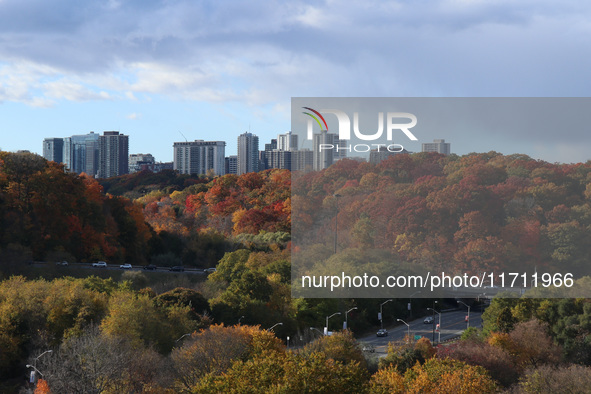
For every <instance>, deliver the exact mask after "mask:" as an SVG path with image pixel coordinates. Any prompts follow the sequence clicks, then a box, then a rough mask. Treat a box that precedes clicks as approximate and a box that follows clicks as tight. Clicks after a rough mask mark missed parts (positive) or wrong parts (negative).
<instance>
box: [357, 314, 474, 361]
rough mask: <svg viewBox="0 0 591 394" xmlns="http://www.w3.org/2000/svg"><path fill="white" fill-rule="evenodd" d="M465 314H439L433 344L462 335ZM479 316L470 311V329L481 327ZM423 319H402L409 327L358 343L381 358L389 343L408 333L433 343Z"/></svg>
mask: <svg viewBox="0 0 591 394" xmlns="http://www.w3.org/2000/svg"><path fill="white" fill-rule="evenodd" d="M467 314H468V312H467V310H466V309H465V308H463V309H461V310H454V311H449V312H443V313H442V314H441V323H440V329H439V332H437V331H435V335H434V338H435V341H434V342H433V343H434V344H436V343H438V342H439V341H441V342H444V341H447V340H449V339H453V338H456V337H458V336H460V335H462V332H463V331H464V330H465V329H466V327H467V323H466V320H465V319H466V315H467ZM481 315H482V313H481V312H475V311H470V327H480V326H481V323H482V320H481ZM429 316H431V315H429ZM424 318H425V317H424V316H423V317H421V318H417V319H414V320H411V321H407V320H405V319H403V320H405V321H406V323H408V324H409V326H410V327H408V326H406V325H405V324H404V323H399V325H397V326H391V327H385V328H386V329H387V330H388V336H386V337H378V336H376V334H375V333H374V334H373V335H368V336H365V337H362V338H360V339H359V341H360V342H362V343H364V344H368V345H371V346H373V347H374V348H375V351H376V353H378V355H380V356H383V355H385V354H386V353H387V352H388V343H389V342H397V341H403V340H404V338H405V336H406V335H407V334H408V332H409V331H410V335H411V337H412V338H414V337H415V336H421V337H427V338H428V339H429V340H431V341H433V325H432V324H425V323H424V322H423V320H424ZM438 321H439V319H438V314H437V313H436V314H435V324H437V323H438ZM376 331H377V330H376Z"/></svg>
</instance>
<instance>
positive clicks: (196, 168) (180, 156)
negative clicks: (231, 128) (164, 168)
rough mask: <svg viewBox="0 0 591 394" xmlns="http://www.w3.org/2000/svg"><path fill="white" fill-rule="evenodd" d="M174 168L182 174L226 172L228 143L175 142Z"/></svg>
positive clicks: (220, 173) (218, 173)
mask: <svg viewBox="0 0 591 394" xmlns="http://www.w3.org/2000/svg"><path fill="white" fill-rule="evenodd" d="M173 148H174V167H173V168H174V169H175V170H177V171H178V172H179V173H181V174H194V175H205V174H208V173H209V172H213V174H214V175H224V174H225V173H226V163H225V156H226V143H225V142H224V141H203V140H195V141H192V142H188V141H187V142H175V143H174V145H173Z"/></svg>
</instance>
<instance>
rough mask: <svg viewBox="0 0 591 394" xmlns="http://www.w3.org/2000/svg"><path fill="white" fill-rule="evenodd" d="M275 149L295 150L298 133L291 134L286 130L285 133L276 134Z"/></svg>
mask: <svg viewBox="0 0 591 394" xmlns="http://www.w3.org/2000/svg"><path fill="white" fill-rule="evenodd" d="M277 149H279V150H297V149H298V135H297V134H292V133H291V131H288V132H287V133H285V134H279V135H278V136H277Z"/></svg>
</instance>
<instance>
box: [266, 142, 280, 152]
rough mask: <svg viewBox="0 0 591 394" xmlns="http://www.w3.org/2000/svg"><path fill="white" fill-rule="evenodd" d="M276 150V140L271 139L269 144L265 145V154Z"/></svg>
mask: <svg viewBox="0 0 591 394" xmlns="http://www.w3.org/2000/svg"><path fill="white" fill-rule="evenodd" d="M275 149H277V140H276V139H272V140H271V143H270V144H265V152H270V151H272V150H275Z"/></svg>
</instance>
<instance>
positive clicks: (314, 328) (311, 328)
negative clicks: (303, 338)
mask: <svg viewBox="0 0 591 394" xmlns="http://www.w3.org/2000/svg"><path fill="white" fill-rule="evenodd" d="M312 330H316V331H318V332H319V333H320V335H324V333H323V332H322V331H320V330H319V329H317V328H316V327H310V331H312Z"/></svg>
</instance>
